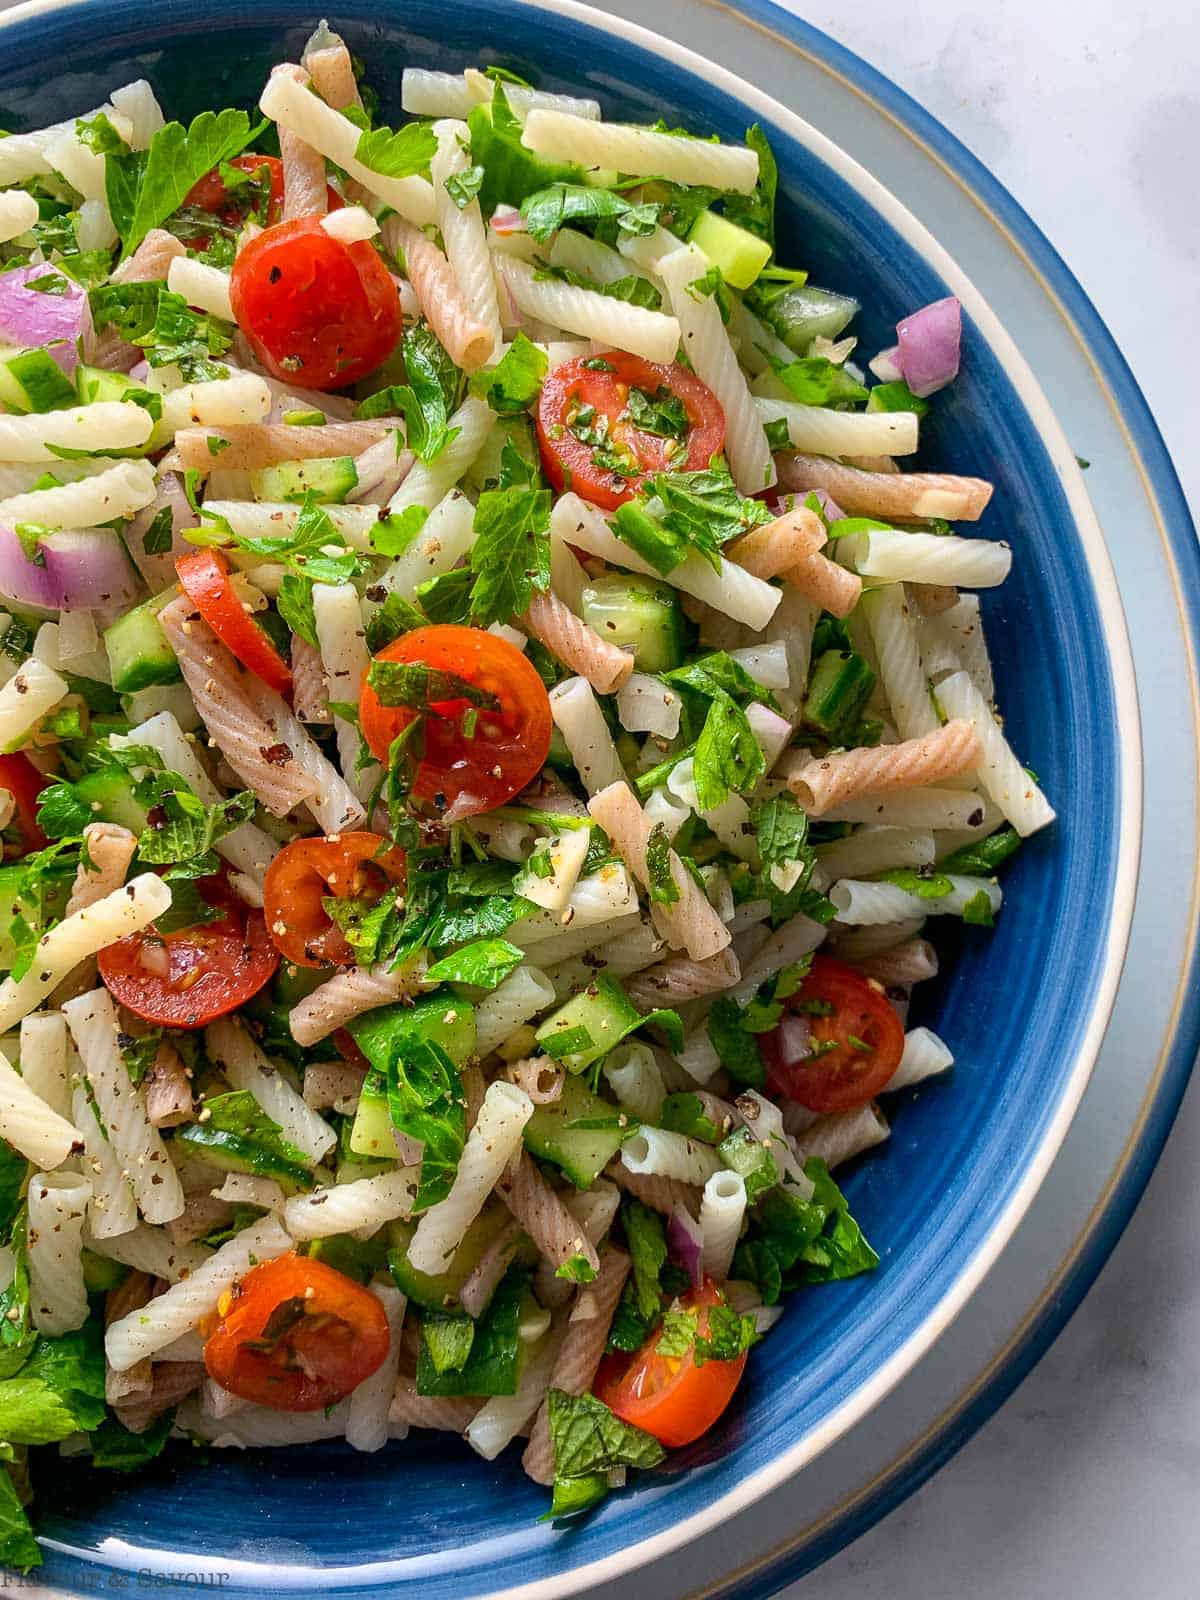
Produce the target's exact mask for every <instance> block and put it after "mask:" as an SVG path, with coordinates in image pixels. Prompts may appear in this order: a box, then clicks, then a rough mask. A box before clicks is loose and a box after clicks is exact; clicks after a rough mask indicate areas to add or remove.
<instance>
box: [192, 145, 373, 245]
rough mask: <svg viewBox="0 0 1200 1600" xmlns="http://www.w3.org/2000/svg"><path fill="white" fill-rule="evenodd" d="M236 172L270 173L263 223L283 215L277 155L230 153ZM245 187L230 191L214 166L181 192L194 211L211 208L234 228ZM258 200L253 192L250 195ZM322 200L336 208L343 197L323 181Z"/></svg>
mask: <svg viewBox="0 0 1200 1600" xmlns="http://www.w3.org/2000/svg"><path fill="white" fill-rule="evenodd" d="M228 165H229V166H231V167H234V168H236V169H237V171H238V172H247V173H249V174H250V176H251V177H255V176H257V175H258V174H259V173H261V172H262V170H263V168H264V167H265V168H266V170H267V172H268V173H269V174H270V180H271V196H270V199H269V200H268V202H267V226H268V227H270V226H272V225H273V224H274V223H276V222H279V221H280V220H281V218H282V217H283V162H282V161H281V160H280V159H279V157H278V156H257V155H250V156H234V158H233V160H232V161H230V162H229V163H228ZM248 192H249V191H247V190H244V189H243V190H237V189H235V190H234V192H233V194H230V192H229V189H228V187H227V186H226V183H225V180H224V178H222V176H221V173H220V169H219V168H217V167H214V168H213V169H212V171H211V172H206V173H205V174H204V176H203V177H202V178H201V179H200V180H199V181H198V182H196V183H194V184H193V185H192V187H191V188H190V189H189V190H188V192H187V194H186V195H185V196H184V201H183V203H184V205H185V206H195V207H196V209H197V210H198V211H211V212H212V213H213V215H214V216H217V217H220V219H221V221H222V222H223V223H225V225H226V226H227V227H231V228H238V227H240V226H241V225H242V223H243V222H244V221H245V219H246V203H245V199H244V196H246V195H247V194H248ZM253 198H254V200H255V202H257V200H258V195H257V193H255V194H254V196H253ZM325 202H326V205H327V207H328V209H329V210H330V211H340V210H341V208H342V207H343V206H344V205H345V203H346V202H345V201H344V200H343V199H342V197H341V195H340V194H339V193H338V192H337V190H336V189H335V188H334V187H333V186H332V185H331V184H326V185H325Z"/></svg>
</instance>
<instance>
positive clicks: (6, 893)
mask: <svg viewBox="0 0 1200 1600" xmlns="http://www.w3.org/2000/svg"><path fill="white" fill-rule="evenodd" d="M23 872H24V868H22V867H21V866H20V864H19V863H18V864H17V865H15V866H11V867H0V972H7V971H8V970H9V968H10V967H11V966H12V964H13V962H14V961H15V960H16V959H17V950H16V946H15V944H14V943H13V939H12V935H11V934H10V933H9V928H10V927H11V926H12V924H13V922H14V921H15V920H16V918H17V917H24V918H26V919H29V918H32V917H34V916H35V914H36V910H37V908H36V907H35V906H33V905H31V904H30V903H29V902H28V901H27V900H23V899H22V898H21V896H20V894H19V893H18V890H19V888H20V885H21V878H22V875H23ZM73 879H74V870H73V869H66V868H64V869H62V870H61V871H59V870H54V869H51V871H50V872H48V873H47V874H46V875H45V876H44V877H43V879H42V893H43V895H44V896H45V898H44V900H43V905H42V912H43V916H44V918H45V920H46V922H47V923H49V922H51V921H53V920H54V919H55V918H57V917H60V916H62V912H63V907H64V906H65V905H66V903H67V896H68V895H69V894H70V892H71V883H72V881H73Z"/></svg>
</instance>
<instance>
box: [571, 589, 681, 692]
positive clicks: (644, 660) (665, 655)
mask: <svg viewBox="0 0 1200 1600" xmlns="http://www.w3.org/2000/svg"><path fill="white" fill-rule="evenodd" d="M583 620H584V621H585V622H586V623H587V624H588V626H589V627H592V628H594V629H595V630H596V632H597V633H598V634H599V635H600V637H601V638H602V639H606V640H607V641H608V643H609V644H615V645H616V646H617V647H618V648H619V649H622V650H632V651H633V659H634V664H635V665H636V667H637V669H638V671H639V672H669V671H670V670H671V669H672V667H678V666H681V665H682V664H683V652H684V645H685V638H686V618H685V617H684V614H683V607H682V606H681V605H680V603H679V594H678V592H677V591H676V590H675V589H672V587H671V585H670V584H669V583H660V582H659V581H658V579H657V578H640V577H626V576H623V575H622V574H620V573H616V572H614V573H608V574H606V575H605V576H604V577H602V578H597V579H595V581H594V582H593V583H590V584H589V585H588V586H587V588H586V589H585V590H584V591H583Z"/></svg>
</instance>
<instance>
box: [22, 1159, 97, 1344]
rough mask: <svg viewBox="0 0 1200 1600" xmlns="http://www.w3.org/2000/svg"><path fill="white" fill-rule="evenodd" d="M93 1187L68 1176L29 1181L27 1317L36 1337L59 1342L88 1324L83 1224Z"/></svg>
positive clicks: (41, 1175)
mask: <svg viewBox="0 0 1200 1600" xmlns="http://www.w3.org/2000/svg"><path fill="white" fill-rule="evenodd" d="M91 1197H92V1186H91V1184H90V1183H89V1182H88V1181H87V1179H86V1178H80V1177H77V1176H75V1174H73V1173H68V1172H35V1173H34V1175H33V1177H32V1178H30V1180H29V1311H30V1315H31V1316H32V1318H33V1325H34V1327H35V1328H36V1329H37V1330H38V1332H39V1333H46V1334H50V1335H52V1336H55V1337H56V1336H57V1335H59V1334H62V1333H69V1332H71V1330H72V1329H74V1328H82V1327H83V1325H84V1323H85V1322H86V1321H87V1315H88V1297H87V1286H86V1284H85V1283H84V1281H83V1257H82V1255H81V1251H82V1248H83V1222H84V1216H85V1214H86V1211H87V1205H88V1201H89V1200H90V1199H91Z"/></svg>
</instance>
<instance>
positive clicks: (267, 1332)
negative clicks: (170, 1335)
mask: <svg viewBox="0 0 1200 1600" xmlns="http://www.w3.org/2000/svg"><path fill="white" fill-rule="evenodd" d="M389 1341H390V1334H389V1331H388V1323H387V1316H386V1314H385V1313H384V1309H383V1306H382V1304H381V1303H380V1302H379V1301H378V1300H377V1299H376V1298H375V1296H374V1295H373V1294H371V1293H370V1292H369V1290H367V1289H364V1288H362V1286H361V1285H360V1284H357V1283H355V1282H354V1280H353V1279H352V1278H347V1277H346V1275H345V1274H344V1273H342V1272H336V1271H335V1270H334V1269H333V1268H332V1267H327V1266H326V1265H325V1264H324V1262H321V1261H314V1260H312V1259H311V1258H309V1257H307V1256H298V1255H286V1256H279V1257H277V1259H276V1260H274V1261H264V1262H263V1264H262V1265H261V1266H258V1267H252V1268H251V1270H250V1271H249V1272H248V1273H247V1274H246V1276H245V1277H244V1278H243V1279H242V1281H241V1283H240V1284H239V1285H238V1287H237V1289H236V1290H235V1291H234V1295H233V1298H232V1301H231V1303H230V1305H229V1308H228V1310H226V1311H225V1312H224V1314H223V1315H222V1317H221V1320H220V1322H219V1323H218V1325H217V1327H216V1329H215V1331H214V1332H213V1334H212V1335H211V1337H210V1338H209V1340H208V1342H207V1343H206V1344H205V1346H204V1365H205V1366H206V1367H207V1368H208V1373H209V1376H210V1377H211V1378H212V1379H213V1380H214V1381H215V1382H216V1383H219V1384H220V1385H221V1387H222V1388H223V1389H228V1391H229V1392H230V1394H236V1395H240V1396H241V1397H242V1399H243V1400H252V1401H253V1402H254V1403H255V1404H256V1405H260V1406H270V1407H271V1408H272V1410H274V1411H320V1410H322V1409H323V1408H324V1407H325V1406H330V1405H334V1404H335V1403H336V1402H337V1401H339V1400H343V1399H344V1398H345V1397H346V1395H348V1394H349V1393H350V1391H351V1389H356V1388H357V1387H358V1385H359V1384H360V1383H361V1382H362V1381H363V1379H364V1378H369V1377H370V1376H371V1374H372V1373H373V1372H375V1371H376V1370H377V1369H378V1368H379V1367H380V1366H382V1364H383V1361H384V1358H385V1357H386V1356H387V1353H388V1344H389Z"/></svg>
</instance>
